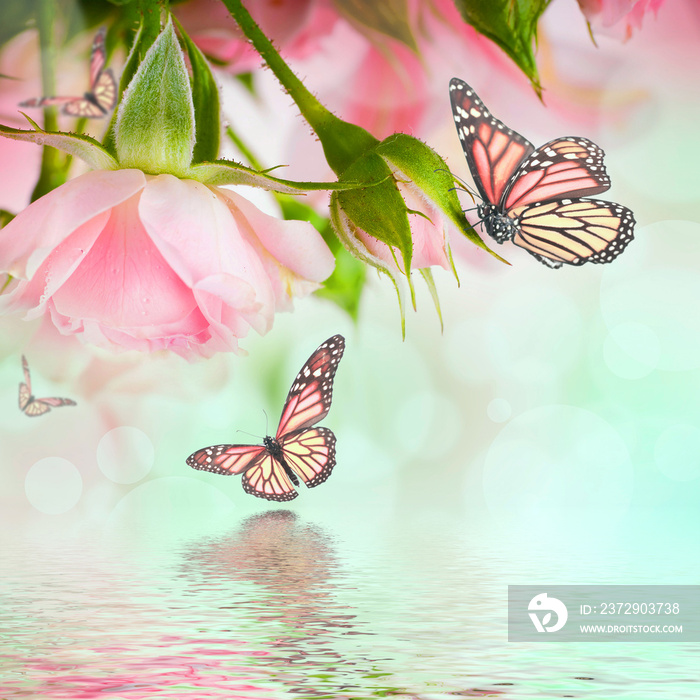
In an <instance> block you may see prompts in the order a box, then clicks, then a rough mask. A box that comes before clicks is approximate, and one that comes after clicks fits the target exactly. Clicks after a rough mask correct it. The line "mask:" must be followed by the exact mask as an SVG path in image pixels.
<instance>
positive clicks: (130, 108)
mask: <svg viewBox="0 0 700 700" xmlns="http://www.w3.org/2000/svg"><path fill="white" fill-rule="evenodd" d="M194 140H195V122H194V104H193V102H192V90H191V87H190V78H189V74H188V73H187V67H186V65H185V59H184V56H183V54H182V50H181V49H180V45H179V44H178V41H177V37H176V36H175V30H174V28H173V24H172V21H171V20H170V19H168V23H167V24H166V25H165V28H164V29H163V31H162V32H161V33H160V35H159V36H158V38H157V39H156V40H155V42H154V43H153V45H152V46H151V47H150V48H149V49H148V51H147V52H146V55H145V56H144V58H143V61H142V62H141V65H140V66H139V67H138V70H137V71H136V73H135V75H134V77H133V78H132V80H131V82H130V83H129V87H128V88H127V89H126V92H125V93H124V96H123V98H122V102H121V104H120V106H119V111H118V114H117V123H116V128H115V143H116V148H117V160H118V161H119V164H120V165H121V167H123V168H138V169H139V170H142V171H143V172H145V173H149V174H151V175H158V174H160V173H170V174H171V175H176V176H181V175H183V174H184V173H185V172H186V171H187V170H188V168H189V166H190V163H191V162H192V151H193V147H194Z"/></svg>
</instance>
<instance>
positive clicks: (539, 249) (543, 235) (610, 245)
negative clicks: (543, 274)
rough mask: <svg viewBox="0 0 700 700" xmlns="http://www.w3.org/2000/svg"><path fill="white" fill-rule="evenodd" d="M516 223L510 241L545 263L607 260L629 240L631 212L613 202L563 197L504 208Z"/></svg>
mask: <svg viewBox="0 0 700 700" xmlns="http://www.w3.org/2000/svg"><path fill="white" fill-rule="evenodd" d="M508 216H509V217H510V218H514V219H516V220H517V221H518V223H519V230H518V231H517V232H516V234H515V235H514V236H513V243H515V244H516V245H519V246H520V247H521V248H525V250H527V251H528V252H530V253H532V254H533V255H534V256H535V257H536V258H537V259H538V260H540V261H541V262H543V263H544V264H545V265H548V266H549V267H561V265H562V264H563V263H566V264H568V265H583V263H585V262H594V263H607V262H610V261H611V260H614V259H615V258H616V257H617V256H618V255H619V254H620V253H621V252H622V251H623V250H624V249H625V248H626V247H627V244H628V243H629V242H630V241H631V240H632V238H633V234H634V224H635V221H634V215H633V214H632V212H631V211H630V210H629V209H627V207H623V206H622V205H620V204H616V203H615V202H605V201H603V200H600V199H564V200H561V201H557V202H538V203H535V204H531V205H529V206H527V207H518V208H516V209H513V210H511V211H509V212H508Z"/></svg>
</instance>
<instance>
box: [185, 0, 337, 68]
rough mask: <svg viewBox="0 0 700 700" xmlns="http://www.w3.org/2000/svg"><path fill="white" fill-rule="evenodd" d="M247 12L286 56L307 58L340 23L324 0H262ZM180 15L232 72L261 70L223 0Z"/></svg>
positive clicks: (194, 4) (202, 0) (197, 3)
mask: <svg viewBox="0 0 700 700" xmlns="http://www.w3.org/2000/svg"><path fill="white" fill-rule="evenodd" d="M247 9H248V11H249V12H250V14H251V16H252V17H253V19H254V20H255V21H256V22H257V23H258V25H259V26H260V28H261V29H262V30H263V32H264V33H265V35H266V36H267V37H269V38H270V39H272V41H274V42H275V46H277V48H278V49H279V50H280V52H281V53H282V54H283V55H284V56H286V57H289V56H295V57H303V56H306V55H308V54H309V53H312V52H314V51H315V50H316V49H317V48H318V39H319V38H320V37H322V36H324V35H326V34H327V33H329V32H330V31H331V29H332V27H333V25H334V24H335V22H336V21H337V20H338V19H339V17H338V14H337V12H336V11H335V10H333V9H332V8H331V7H329V6H327V4H326V3H325V2H324V0H256V2H253V3H247ZM175 10H176V14H177V16H178V19H179V20H180V22H182V24H183V26H184V27H185V28H186V29H187V32H188V34H189V35H190V36H191V37H192V39H193V40H194V41H195V43H196V44H197V45H198V46H199V48H200V49H201V50H202V51H204V53H206V54H207V55H209V56H211V57H213V58H215V59H216V60H217V61H218V62H220V63H225V64H227V66H229V68H230V69H231V71H232V72H235V73H244V72H247V71H250V70H253V69H255V68H258V67H260V56H259V55H258V54H257V53H256V52H255V49H253V47H252V46H251V45H250V44H249V42H248V40H247V39H246V38H245V36H244V35H243V33H242V32H241V31H240V29H239V28H238V25H237V24H236V22H235V21H234V20H233V18H232V17H231V13H230V12H229V11H228V10H227V9H226V7H225V6H224V4H223V3H222V2H220V1H219V0H190V1H189V2H186V3H183V4H181V5H178V6H177V7H176V8H175Z"/></svg>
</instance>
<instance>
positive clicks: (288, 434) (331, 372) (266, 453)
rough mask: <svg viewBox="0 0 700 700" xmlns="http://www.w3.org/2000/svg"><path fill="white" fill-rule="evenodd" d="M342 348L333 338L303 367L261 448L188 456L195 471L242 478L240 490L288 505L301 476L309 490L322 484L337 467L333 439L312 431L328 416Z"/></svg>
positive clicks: (223, 448)
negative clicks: (287, 502)
mask: <svg viewBox="0 0 700 700" xmlns="http://www.w3.org/2000/svg"><path fill="white" fill-rule="evenodd" d="M344 350H345V339H344V338H343V336H342V335H334V336H333V337H332V338H329V339H328V340H327V341H326V342H325V343H323V344H322V345H321V346H320V347H319V348H318V349H317V350H316V351H315V352H314V353H313V355H311V357H310V358H309V359H308V360H307V361H306V363H305V364H304V366H303V367H302V368H301V371H300V372H299V374H297V376H296V379H295V380H294V382H293V384H292V388H291V389H290V390H289V394H288V395H287V400H286V401H285V403H284V408H283V409H282V417H281V418H280V423H279V427H278V428H277V433H276V434H275V437H271V436H269V435H268V436H267V437H266V438H265V439H264V440H263V444H262V445H213V446H212V447H204V448H203V449H201V450H197V452H194V453H193V454H191V455H190V456H189V457H188V458H187V464H189V466H190V467H193V468H194V469H202V470H204V471H209V472H214V473H216V474H223V475H225V476H229V475H231V474H243V489H244V490H245V492H246V493H251V494H253V495H254V496H258V497H259V498H266V499H268V500H270V501H291V500H292V499H293V498H296V497H297V496H298V495H299V494H298V493H297V492H296V491H295V490H294V486H298V485H299V478H298V477H300V478H301V479H302V480H303V481H304V483H305V484H306V486H308V487H309V488H311V487H313V486H318V485H319V484H322V483H323V482H324V481H325V480H326V479H327V478H328V477H329V476H330V473H331V471H332V470H333V467H334V466H335V435H333V432H332V431H330V430H329V429H328V428H318V427H317V428H314V427H311V426H314V425H315V424H316V423H318V422H319V421H320V420H322V419H323V418H325V417H326V416H327V415H328V411H330V408H331V399H332V396H333V378H334V377H335V373H336V370H337V369H338V364H339V362H340V358H341V357H342V356H343V351H344Z"/></svg>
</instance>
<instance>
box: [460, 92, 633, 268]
mask: <svg viewBox="0 0 700 700" xmlns="http://www.w3.org/2000/svg"><path fill="white" fill-rule="evenodd" d="M450 98H451V101H452V114H453V116H454V120H455V125H456V127H457V133H458V134H459V139H460V141H461V142H462V149H463V150H464V155H465V157H466V159H467V163H468V164H469V169H470V170H471V173H472V177H473V178H474V182H475V184H476V187H477V189H478V191H479V195H480V196H481V199H482V200H483V204H480V205H479V206H478V207H477V210H478V212H479V218H480V219H481V221H482V222H483V225H484V228H485V229H486V232H487V233H488V234H489V236H491V237H492V238H493V239H495V240H496V242H498V243H503V242H504V241H507V240H511V241H513V243H515V244H516V245H518V246H520V247H521V248H524V249H525V250H527V251H528V252H529V253H531V254H532V255H533V256H534V257H535V258H537V260H539V261H540V262H542V263H544V264H545V265H547V266H548V267H561V266H562V264H563V263H566V264H567V265H583V263H585V262H594V263H607V262H610V261H611V260H613V259H614V258H616V257H617V256H618V255H619V254H620V253H621V252H622V251H623V250H624V249H625V248H626V247H627V244H628V243H629V242H630V241H631V240H632V236H633V231H634V223H635V221H634V216H633V215H632V212H631V211H630V210H629V209H627V207H623V206H622V205H620V204H616V203H615V202H606V201H604V200H601V199H586V198H587V197H590V196H591V195H596V194H600V193H601V192H605V191H606V190H608V189H610V178H609V177H608V174H607V172H606V171H605V166H604V165H603V155H604V154H603V150H602V149H601V148H600V147H599V146H597V145H596V144H595V143H593V142H592V141H590V140H588V139H585V138H582V137H580V136H564V137H561V138H558V139H554V140H552V141H549V143H546V144H544V146H541V147H540V148H538V149H535V147H534V146H533V145H532V144H531V143H530V142H529V141H528V140H527V139H526V138H525V137H524V136H521V135H520V134H519V133H517V132H516V131H513V130H512V129H509V128H508V127H507V126H506V125H505V124H504V123H503V122H501V121H499V120H498V119H496V118H495V117H494V116H493V115H492V114H491V112H489V111H488V109H486V107H485V106H484V103H483V102H482V101H481V100H480V99H479V97H478V95H477V94H476V93H475V92H474V90H473V89H472V88H471V87H469V85H467V84H466V83H465V82H463V81H462V80H459V79H457V78H453V79H452V80H451V81H450Z"/></svg>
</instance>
